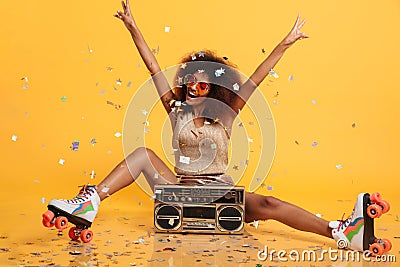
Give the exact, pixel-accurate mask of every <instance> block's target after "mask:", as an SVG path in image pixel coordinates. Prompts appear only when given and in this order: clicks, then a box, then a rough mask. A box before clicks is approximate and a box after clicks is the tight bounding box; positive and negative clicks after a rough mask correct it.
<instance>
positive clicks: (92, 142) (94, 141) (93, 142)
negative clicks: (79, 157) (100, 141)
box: [90, 138, 97, 147]
mask: <svg viewBox="0 0 400 267" xmlns="http://www.w3.org/2000/svg"><path fill="white" fill-rule="evenodd" d="M90 144H91V145H92V146H93V147H94V145H95V144H97V140H96V138H92V139H90Z"/></svg>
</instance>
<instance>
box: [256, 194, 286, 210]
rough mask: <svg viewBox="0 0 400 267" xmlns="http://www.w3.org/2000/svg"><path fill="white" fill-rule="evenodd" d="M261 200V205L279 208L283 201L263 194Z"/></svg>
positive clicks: (268, 207)
mask: <svg viewBox="0 0 400 267" xmlns="http://www.w3.org/2000/svg"><path fill="white" fill-rule="evenodd" d="M260 202H261V203H260V205H261V206H262V207H264V208H267V209H274V208H279V206H281V205H282V203H283V202H282V200H280V199H277V198H276V197H272V196H263V197H262V198H261V199H260Z"/></svg>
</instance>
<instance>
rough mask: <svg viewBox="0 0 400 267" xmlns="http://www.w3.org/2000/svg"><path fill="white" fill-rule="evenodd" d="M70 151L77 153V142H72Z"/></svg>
mask: <svg viewBox="0 0 400 267" xmlns="http://www.w3.org/2000/svg"><path fill="white" fill-rule="evenodd" d="M70 148H71V150H72V151H78V149H79V140H74V141H73V142H72V145H71V146H70Z"/></svg>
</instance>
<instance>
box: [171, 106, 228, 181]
mask: <svg viewBox="0 0 400 267" xmlns="http://www.w3.org/2000/svg"><path fill="white" fill-rule="evenodd" d="M172 147H173V149H174V153H175V172H176V173H177V174H178V175H216V174H223V173H225V172H226V170H227V169H228V149H229V133H228V132H227V130H226V129H225V127H224V126H223V125H222V124H220V123H219V122H208V121H205V122H204V125H203V126H202V127H199V128H196V126H195V124H194V121H193V115H192V112H190V111H189V112H187V111H184V112H179V113H178V114H176V123H175V127H174V133H173V138H172Z"/></svg>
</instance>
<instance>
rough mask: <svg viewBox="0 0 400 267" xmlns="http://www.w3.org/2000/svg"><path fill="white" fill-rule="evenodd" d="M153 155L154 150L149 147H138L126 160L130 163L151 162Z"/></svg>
mask: <svg viewBox="0 0 400 267" xmlns="http://www.w3.org/2000/svg"><path fill="white" fill-rule="evenodd" d="M151 155H154V151H153V150H151V149H149V148H147V147H138V148H136V149H135V150H134V151H133V152H131V153H130V154H129V155H128V156H127V157H126V160H127V161H128V162H131V161H134V162H140V161H144V162H149V160H150V157H151Z"/></svg>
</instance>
